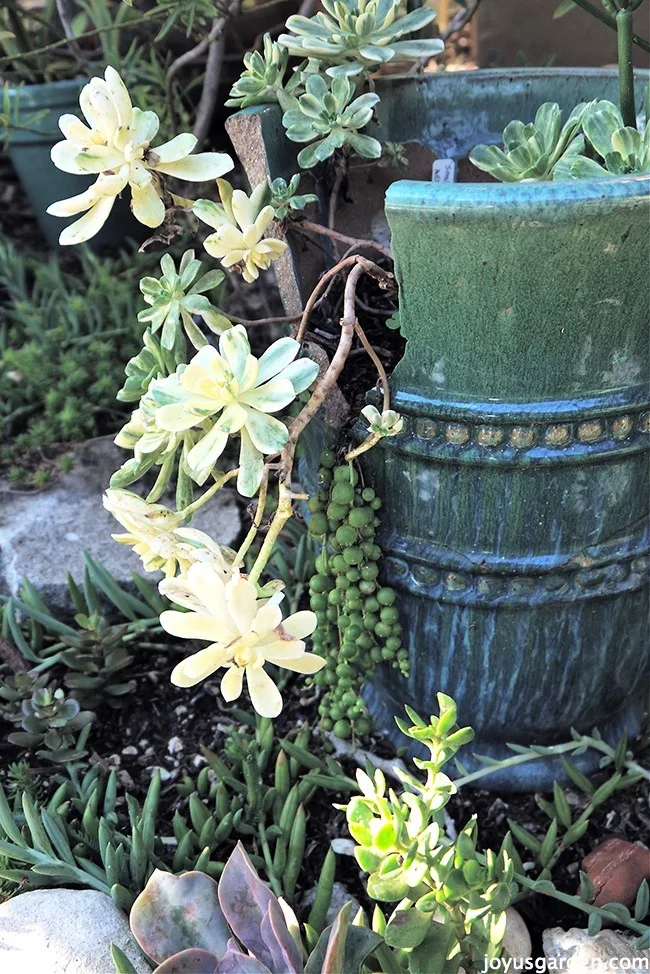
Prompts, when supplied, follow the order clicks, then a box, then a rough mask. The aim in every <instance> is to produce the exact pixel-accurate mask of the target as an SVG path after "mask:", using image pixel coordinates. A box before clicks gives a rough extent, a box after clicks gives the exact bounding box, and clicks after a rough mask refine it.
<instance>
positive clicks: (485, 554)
mask: <svg viewBox="0 0 650 974" xmlns="http://www.w3.org/2000/svg"><path fill="white" fill-rule="evenodd" d="M646 85H647V72H639V86H638V90H639V104H642V103H643V98H642V96H643V90H644V88H645V86H646ZM378 92H379V94H380V95H381V99H382V100H381V104H380V107H379V122H380V126H381V128H380V129H379V130H378V131H379V132H380V133H381V137H382V138H383V139H390V140H391V141H397V142H400V141H402V142H404V141H418V142H420V143H422V144H425V145H427V146H429V147H430V148H432V149H433V150H434V151H435V152H436V153H437V154H438V155H439V156H440V157H445V158H452V159H454V160H456V161H457V162H459V161H461V160H463V159H465V158H466V157H467V154H468V152H469V150H471V148H472V147H473V146H474V145H476V144H477V143H479V142H493V143H496V142H499V141H500V138H501V132H502V130H503V128H504V127H505V125H506V124H507V123H508V122H509V121H510V120H511V119H513V118H519V119H522V120H523V121H530V120H532V118H533V117H534V114H535V111H536V109H537V108H538V107H539V105H541V104H542V103H543V102H545V101H557V102H559V104H560V106H561V107H562V108H563V109H564V110H565V111H568V110H570V109H571V108H572V107H573V106H574V105H575V104H576V103H578V102H580V101H585V100H590V99H592V98H595V97H599V98H608V99H610V100H613V101H616V100H617V82H616V74H615V72H611V71H606V70H601V71H586V72H585V71H581V70H570V69H569V70H566V69H565V70H534V71H523V70H522V71H510V72H504V71H477V72H472V73H467V74H463V75H462V76H459V75H453V76H450V75H438V76H428V77H424V78H413V77H410V78H397V79H392V80H391V81H390V82H387V83H383V82H382V83H380V84H379V85H378ZM373 134H377V133H373ZM278 174H279V173H274V175H278ZM649 194H650V176H635V177H622V178H611V179H603V180H598V181H579V182H567V183H556V182H542V183H526V184H497V183H485V182H482V183H453V184H434V183H432V182H418V181H411V180H402V181H398V182H394V183H393V184H392V185H391V186H390V187H389V188H388V192H387V195H386V216H387V218H388V223H389V225H390V229H391V232H392V249H393V253H394V257H395V265H396V274H397V278H398V281H399V288H400V322H401V331H402V334H403V336H404V337H405V338H406V340H407V344H406V351H405V354H404V357H403V359H402V360H401V361H400V362H399V364H398V365H397V367H396V369H395V371H394V373H393V375H392V377H391V390H392V405H393V407H394V408H395V409H397V410H399V411H400V412H401V413H402V414H403V416H404V418H405V428H404V431H403V433H401V434H400V435H399V436H396V437H394V438H391V439H390V440H384V441H383V442H382V444H381V445H380V446H378V447H377V448H375V449H374V450H371V451H369V452H368V453H366V454H364V456H363V457H362V458H361V459H362V463H363V467H364V469H365V472H366V474H367V475H368V478H369V479H370V482H371V483H372V484H373V486H375V487H376V488H377V490H378V491H379V493H380V495H381V496H382V497H383V499H384V507H383V511H382V532H383V535H382V537H381V541H382V544H383V548H384V551H385V554H386V569H385V581H386V582H387V583H388V584H390V585H392V586H394V588H395V589H396V590H397V592H398V596H399V607H400V611H401V614H402V621H403V625H404V630H405V642H406V644H407V646H408V649H409V654H410V667H411V672H410V676H409V678H408V679H407V680H405V679H403V678H401V677H399V676H396V674H395V670H392V669H391V670H386V671H384V670H383V668H382V667H379V668H378V670H377V672H376V674H375V677H374V678H373V680H372V682H371V683H370V684H369V685H367V686H366V688H365V691H364V695H365V696H366V699H367V701H368V704H369V707H370V710H371V712H372V714H373V717H374V720H375V726H376V727H377V728H378V729H380V730H382V731H383V732H384V733H385V734H386V735H387V736H388V737H390V738H391V739H392V740H393V741H394V742H395V744H398V745H403V744H404V743H405V739H404V738H403V737H402V736H401V735H400V733H399V731H398V730H397V728H396V726H395V723H394V717H395V716H398V715H400V714H402V713H403V707H404V704H405V703H406V704H410V705H411V706H412V707H414V708H415V710H416V711H418V712H419V713H420V714H422V715H425V716H426V715H428V714H431V713H435V712H436V711H437V703H436V693H437V692H438V691H443V692H445V693H447V694H449V695H451V696H452V697H454V699H455V700H456V702H457V704H458V708H459V722H460V723H461V724H470V725H471V726H472V727H473V728H474V729H475V731H476V740H475V741H474V743H473V745H472V746H471V749H470V753H464V754H462V755H461V760H462V761H463V763H464V765H465V766H466V767H467V768H468V769H469V770H473V769H474V768H476V767H477V766H478V765H477V763H476V761H475V759H474V758H473V754H475V753H478V754H481V755H485V756H487V757H489V758H496V759H502V758H506V757H509V756H512V751H511V750H510V749H509V748H508V747H507V743H508V742H512V743H514V744H518V745H529V744H537V745H546V746H549V745H553V744H555V743H561V742H564V741H567V740H570V739H571V728H576V729H578V730H581V731H588V730H591V729H592V728H593V727H594V726H597V727H598V728H599V730H600V732H601V733H602V734H603V736H604V737H605V738H606V739H607V740H609V741H613V742H615V741H616V740H618V738H619V737H620V735H621V733H622V732H623V731H624V730H626V731H627V732H628V734H629V736H630V737H634V736H635V735H636V734H638V732H639V729H640V721H641V717H642V713H643V707H644V702H645V700H644V697H645V696H646V693H647V688H648V685H649V681H650V656H649V653H648V643H649V640H648V636H649V626H648V577H649V551H650V538H649V523H648V456H649V451H650V390H649V382H648V380H649V375H650V361H649V359H650V342H649V340H648V338H649V324H650V306H649V300H650V293H649V289H648V286H647V284H648V277H647V274H648V266H650V234H649V233H648V229H649V227H650V195H649ZM466 750H467V749H466ZM598 757H599V756H598V755H596V756H594V757H593V761H592V758H591V756H590V755H589V753H587V754H586V755H584V756H582V757H581V758H580V759H578V761H579V762H580V763H581V767H582V768H583V769H585V770H587V771H588V770H591V769H594V768H595V767H597V766H598ZM561 770H562V769H561V766H560V765H559V761H557V760H555V759H541V760H537V761H533V762H530V763H527V764H523V765H519V766H517V767H515V768H512V769H508V770H504V771H501V772H498V773H495V774H492V775H489V776H487V777H485V778H484V779H481V781H480V786H481V787H487V788H494V789H500V790H502V789H506V790H533V789H540V790H545V789H547V788H549V787H551V786H552V783H553V780H554V779H555V778H561V776H562V775H561Z"/></svg>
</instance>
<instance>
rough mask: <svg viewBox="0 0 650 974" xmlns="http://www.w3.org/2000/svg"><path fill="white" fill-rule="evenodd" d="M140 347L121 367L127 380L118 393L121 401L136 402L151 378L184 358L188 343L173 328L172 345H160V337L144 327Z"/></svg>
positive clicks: (168, 371) (156, 377)
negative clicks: (171, 346)
mask: <svg viewBox="0 0 650 974" xmlns="http://www.w3.org/2000/svg"><path fill="white" fill-rule="evenodd" d="M142 342H143V347H142V348H141V349H140V351H139V352H138V354H137V355H134V356H133V358H130V359H129V361H128V362H127V363H126V365H125V367H124V372H125V373H126V380H125V382H124V385H123V386H122V388H121V389H120V391H119V392H118V394H117V397H116V398H117V399H119V401H120V402H138V401H139V400H140V399H141V398H142V397H143V396H144V395H146V393H147V390H148V389H149V386H150V385H151V383H152V381H153V380H154V379H159V378H161V377H162V376H166V375H171V374H172V372H175V371H176V369H177V368H178V366H179V365H181V364H182V363H183V362H185V361H186V358H187V346H186V344H185V339H184V338H183V336H182V334H180V332H178V331H177V332H176V339H175V342H174V346H173V348H171V349H165V348H163V347H162V344H161V341H160V337H159V336H158V335H153V334H152V333H151V329H150V328H147V329H146V330H145V333H144V335H143V336H142Z"/></svg>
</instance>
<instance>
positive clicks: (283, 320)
mask: <svg viewBox="0 0 650 974" xmlns="http://www.w3.org/2000/svg"><path fill="white" fill-rule="evenodd" d="M217 312H218V313H219V314H220V315H223V316H224V318H234V319H236V321H237V324H238V325H244V327H245V328H250V327H252V326H254V325H290V324H293V322H294V321H298V319H299V318H300V317H301V316H302V311H301V312H300V313H299V314H297V315H279V316H278V317H276V318H240V317H239V315H233V314H230V312H228V311H222V310H221V308H217ZM392 313H393V312H392V311H391V314H392Z"/></svg>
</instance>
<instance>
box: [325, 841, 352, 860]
mask: <svg viewBox="0 0 650 974" xmlns="http://www.w3.org/2000/svg"><path fill="white" fill-rule="evenodd" d="M330 845H331V846H332V850H333V851H334V852H335V853H336V854H337V855H338V856H353V855H354V850H355V849H356V847H357V845H356V842H354V841H353V840H352V839H332V841H331V843H330Z"/></svg>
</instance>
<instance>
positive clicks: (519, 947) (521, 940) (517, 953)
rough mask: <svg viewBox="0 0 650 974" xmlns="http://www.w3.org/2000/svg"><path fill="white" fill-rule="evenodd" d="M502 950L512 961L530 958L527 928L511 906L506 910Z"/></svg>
mask: <svg viewBox="0 0 650 974" xmlns="http://www.w3.org/2000/svg"><path fill="white" fill-rule="evenodd" d="M503 950H504V951H505V953H506V954H507V956H508V957H512V959H513V960H526V959H527V958H528V957H530V956H531V954H532V951H533V945H532V943H531V939H530V933H529V932H528V927H527V926H526V924H525V923H524V921H523V918H522V916H521V914H520V913H518V912H517V910H515V909H513V907H511V906H509V907H508V909H507V910H506V932H505V936H504V938H503ZM520 969H521V968H520Z"/></svg>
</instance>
